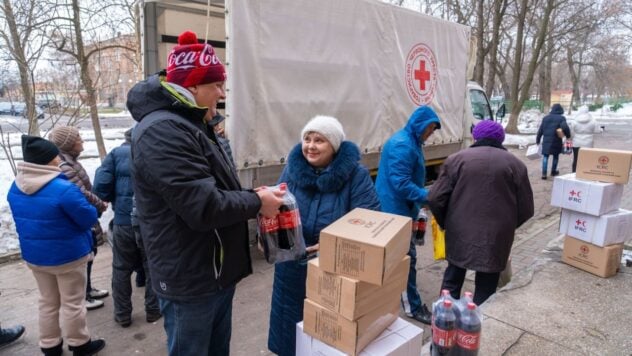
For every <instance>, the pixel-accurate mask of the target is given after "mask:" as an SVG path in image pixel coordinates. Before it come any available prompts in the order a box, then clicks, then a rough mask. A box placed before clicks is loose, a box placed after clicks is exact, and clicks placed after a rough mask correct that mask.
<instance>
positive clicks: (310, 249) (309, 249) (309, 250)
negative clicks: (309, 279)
mask: <svg viewBox="0 0 632 356" xmlns="http://www.w3.org/2000/svg"><path fill="white" fill-rule="evenodd" d="M319 248H320V243H317V244H316V245H312V246H309V247H306V248H305V252H307V253H308V254H310V253H316V252H318V249H319Z"/></svg>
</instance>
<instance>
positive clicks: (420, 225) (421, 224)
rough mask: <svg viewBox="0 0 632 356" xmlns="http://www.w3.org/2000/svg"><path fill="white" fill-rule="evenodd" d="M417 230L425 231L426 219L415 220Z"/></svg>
mask: <svg viewBox="0 0 632 356" xmlns="http://www.w3.org/2000/svg"><path fill="white" fill-rule="evenodd" d="M417 230H419V231H426V221H425V220H419V221H417Z"/></svg>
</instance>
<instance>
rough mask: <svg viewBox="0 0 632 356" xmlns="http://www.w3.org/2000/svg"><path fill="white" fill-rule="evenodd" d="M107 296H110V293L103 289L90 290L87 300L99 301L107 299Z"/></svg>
mask: <svg viewBox="0 0 632 356" xmlns="http://www.w3.org/2000/svg"><path fill="white" fill-rule="evenodd" d="M108 295H110V292H108V291H107V290H105V289H95V288H92V289H91V290H90V292H88V298H89V299H101V298H105V297H107V296H108Z"/></svg>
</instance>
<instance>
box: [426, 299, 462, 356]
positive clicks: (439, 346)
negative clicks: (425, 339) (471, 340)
mask: <svg viewBox="0 0 632 356" xmlns="http://www.w3.org/2000/svg"><path fill="white" fill-rule="evenodd" d="M453 307H454V305H453V304H452V301H451V300H448V299H444V300H443V303H441V304H440V305H438V306H437V308H436V310H437V314H436V315H434V314H433V317H434V318H433V320H432V345H431V350H432V351H431V352H432V356H440V355H448V354H449V353H450V350H452V348H453V347H454V344H455V339H456V315H455V314H454V310H453Z"/></svg>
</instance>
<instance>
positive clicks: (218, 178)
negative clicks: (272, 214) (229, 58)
mask: <svg viewBox="0 0 632 356" xmlns="http://www.w3.org/2000/svg"><path fill="white" fill-rule="evenodd" d="M127 107H128V109H129V111H130V113H131V114H132V117H133V118H134V120H136V121H138V125H137V126H136V127H135V128H134V132H133V134H132V162H133V164H132V177H133V183H134V193H135V198H136V208H137V213H138V216H137V218H138V222H139V226H140V232H141V235H142V239H143V243H144V245H145V250H146V252H147V259H148V266H149V272H150V274H151V280H152V285H153V288H154V290H155V291H156V293H157V295H158V296H159V297H161V298H165V299H171V300H178V301H187V300H196V299H198V300H199V299H200V298H203V297H207V296H209V295H212V294H213V293H215V292H217V291H218V290H220V289H223V288H228V287H232V286H234V285H235V284H236V283H237V282H239V281H240V280H241V279H242V278H244V277H246V276H247V275H249V274H250V273H252V265H251V259H250V252H249V247H248V226H247V220H248V219H250V218H255V217H256V214H257V212H258V211H259V209H260V207H261V201H260V200H259V197H258V196H257V194H256V193H255V192H254V191H252V190H249V191H248V190H243V189H242V188H241V185H240V183H239V180H238V178H237V175H236V173H235V171H234V169H232V167H231V165H230V163H229V162H228V159H227V157H226V154H225V153H224V152H223V150H222V149H221V148H220V147H219V145H218V144H217V139H216V137H215V134H214V132H213V131H212V130H209V129H208V126H207V125H206V124H205V122H204V115H205V114H206V110H207V109H206V108H200V107H196V106H194V105H192V104H191V103H189V102H187V101H186V99H184V98H183V97H182V95H180V94H178V93H177V92H176V91H175V90H173V88H172V87H170V86H169V85H168V84H167V83H165V82H163V80H162V78H161V77H159V76H157V75H154V76H152V77H150V78H148V79H147V80H145V81H142V82H140V83H138V84H137V85H135V86H134V87H133V88H132V89H131V90H130V92H129V94H128V98H127Z"/></svg>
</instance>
